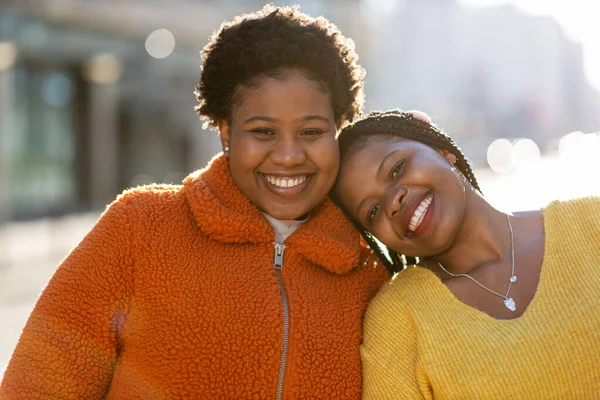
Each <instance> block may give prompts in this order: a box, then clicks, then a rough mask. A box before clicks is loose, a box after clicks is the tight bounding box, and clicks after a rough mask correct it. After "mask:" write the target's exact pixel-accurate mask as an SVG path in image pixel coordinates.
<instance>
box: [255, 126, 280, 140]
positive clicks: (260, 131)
mask: <svg viewBox="0 0 600 400" xmlns="http://www.w3.org/2000/svg"><path fill="white" fill-rule="evenodd" d="M251 132H252V133H254V135H255V136H258V137H259V138H261V139H266V138H270V137H272V136H275V132H273V131H272V130H270V129H265V128H256V129H252V131H251Z"/></svg>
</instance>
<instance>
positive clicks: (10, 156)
mask: <svg viewBox="0 0 600 400" xmlns="http://www.w3.org/2000/svg"><path fill="white" fill-rule="evenodd" d="M305 3H306V4H305V5H304V7H303V10H305V11H306V12H309V13H312V14H318V15H326V16H328V17H331V18H333V19H335V20H336V21H337V22H338V23H339V24H340V25H341V24H342V23H346V25H348V26H349V27H350V28H352V26H353V25H355V24H356V23H355V21H360V18H358V16H357V14H356V13H358V7H357V6H356V5H357V4H358V2H357V1H344V2H337V3H336V2H325V1H309V2H305ZM262 4H264V3H263V2H262V1H190V0H174V1H160V0H153V1H143V2H142V1H135V0H128V1H122V0H119V1H117V0H113V1H99V0H80V1H73V0H48V1H44V2H42V1H39V0H19V1H18V2H14V3H13V5H12V6H10V5H7V4H6V3H4V4H3V6H0V7H2V12H1V13H0V58H2V60H3V61H2V63H0V120H1V121H2V122H1V124H2V125H1V129H2V130H1V137H0V151H1V153H0V154H2V158H1V163H0V187H1V188H2V193H3V199H2V202H1V204H2V206H1V207H0V208H1V209H2V210H1V211H0V213H2V215H3V216H4V217H2V215H0V221H1V220H3V219H4V220H5V219H7V218H8V219H22V218H27V219H30V218H35V217H40V216H48V215H57V214H63V213H67V212H72V211H77V210H86V209H89V208H95V209H98V208H101V207H103V206H104V205H105V204H106V203H107V202H110V201H111V200H112V199H113V198H114V197H115V195H116V194H117V193H119V192H120V191H121V190H123V189H124V188H126V187H129V186H134V185H138V184H144V183H150V182H166V183H178V182H180V181H181V179H182V178H183V177H184V176H185V175H187V173H189V172H191V171H193V170H195V169H197V168H200V167H202V166H203V165H204V164H205V163H206V161H207V160H209V159H210V157H212V155H213V154H215V153H216V152H217V151H218V150H220V146H219V143H218V140H217V134H216V133H215V132H213V131H208V132H203V131H202V124H201V122H200V121H199V120H198V117H197V116H196V114H195V112H194V111H193V107H194V106H195V100H194V97H193V89H194V85H195V83H196V81H197V79H198V76H199V63H200V57H199V51H200V50H201V48H202V46H204V44H205V43H206V42H207V40H208V38H209V36H210V35H211V33H212V32H213V31H214V30H215V29H217V28H218V27H219V25H220V23H221V22H222V21H224V20H228V19H231V18H232V16H234V15H236V14H239V13H240V12H244V11H246V12H247V11H252V10H255V9H257V8H260V7H261V6H262ZM353 4H354V6H353ZM353 10H354V11H353ZM152 32H154V33H152ZM151 33H152V35H151ZM151 54H152V55H151Z"/></svg>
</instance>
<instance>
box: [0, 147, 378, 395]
mask: <svg viewBox="0 0 600 400" xmlns="http://www.w3.org/2000/svg"><path fill="white" fill-rule="evenodd" d="M273 240H274V232H273V230H272V228H271V226H270V225H269V223H268V222H267V220H266V219H265V218H264V216H263V215H262V214H261V213H260V211H259V210H258V209H257V208H256V207H254V206H253V205H252V204H251V203H250V202H249V200H248V199H247V198H246V197H245V196H244V195H243V194H242V193H241V192H240V191H239V189H238V188H237V186H235V184H234V182H233V180H232V178H231V176H230V174H229V169H228V167H227V162H226V159H225V158H224V157H223V156H219V157H217V158H215V160H213V162H212V164H209V166H208V167H207V168H206V169H205V170H201V171H198V172H196V173H194V174H192V175H190V176H189V177H188V178H187V179H186V180H185V181H184V184H183V186H149V187H141V188H137V189H134V190H131V191H128V192H126V193H125V194H124V195H122V196H121V197H120V198H119V199H118V200H116V201H115V202H114V203H113V204H112V205H111V206H110V207H109V208H108V209H107V210H106V212H105V213H104V214H103V215H102V217H101V218H100V220H99V221H98V223H97V225H96V226H95V227H94V228H93V229H92V231H91V232H90V233H89V234H88V235H87V236H86V237H85V238H84V240H83V241H82V242H81V243H80V244H79V246H78V247H77V248H76V249H75V250H73V252H72V253H71V254H70V255H69V256H68V257H67V258H66V259H65V260H64V262H63V263H62V264H61V265H60V267H59V268H58V270H57V271H56V273H55V274H54V276H53V277H52V279H51V281H50V283H49V284H48V286H47V288H46V289H45V290H44V292H43V293H42V295H41V297H40V299H39V300H38V303H37V305H36V307H35V309H34V310H33V312H32V314H31V316H30V318H29V321H28V322H27V325H26V326H25V329H24V331H23V334H22V336H21V338H20V340H19V343H18V345H17V347H16V350H15V352H14V354H13V357H12V360H11V362H10V364H9V366H8V369H7V371H6V373H5V376H4V379H3V382H2V385H1V386H0V399H2V400H13V399H27V400H32V399H81V398H85V399H100V398H106V399H127V400H134V399H144V400H148V399H180V398H186V399H233V398H252V399H273V398H275V396H276V392H277V384H278V376H279V373H280V372H279V371H280V366H281V358H282V357H281V356H282V347H283V334H284V329H283V326H284V312H283V302H282V291H281V289H280V285H279V283H278V279H277V276H276V273H275V269H274V263H273V260H274V246H273ZM286 245H287V248H286V249H285V253H284V262H283V268H282V269H281V276H282V281H283V285H284V288H285V291H286V292H287V298H288V303H289V342H288V349H287V354H286V366H285V373H284V375H283V376H284V379H283V398H286V399H309V398H336V399H358V398H360V391H361V365H360V354H359V345H360V343H361V340H362V333H361V322H362V317H363V313H364V311H365V308H366V305H367V303H368V302H369V300H370V299H371V298H372V296H373V295H374V293H375V292H376V291H377V289H378V288H379V286H380V285H381V284H382V283H383V282H384V281H385V280H386V278H387V272H386V271H385V269H384V268H383V267H382V266H380V265H379V266H378V265H377V263H375V262H374V261H375V259H374V258H373V259H372V260H371V261H369V262H366V263H365V262H364V261H365V260H366V259H368V257H367V256H368V251H366V250H365V249H364V248H361V246H360V240H359V235H358V233H357V231H356V230H355V229H354V228H353V227H352V225H351V223H350V222H349V221H348V220H347V219H346V218H344V216H343V214H342V213H341V211H340V210H339V209H338V208H336V207H335V206H334V205H333V204H332V203H331V202H330V201H329V200H326V201H325V202H324V203H322V204H321V205H320V206H319V207H317V209H315V210H314V211H313V213H312V216H311V218H310V219H309V220H308V221H307V222H306V223H305V224H303V225H302V226H301V227H300V228H299V229H298V230H297V231H296V232H295V233H294V234H293V235H292V236H290V237H289V238H288V239H287V240H286Z"/></svg>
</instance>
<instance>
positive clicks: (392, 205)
mask: <svg viewBox="0 0 600 400" xmlns="http://www.w3.org/2000/svg"><path fill="white" fill-rule="evenodd" d="M405 197H406V189H405V188H404V187H395V188H393V189H392V188H390V190H389V191H388V193H387V194H386V202H385V213H386V214H387V217H388V218H390V219H393V218H395V217H396V216H398V214H399V213H400V209H401V208H402V203H403V201H404V198H405Z"/></svg>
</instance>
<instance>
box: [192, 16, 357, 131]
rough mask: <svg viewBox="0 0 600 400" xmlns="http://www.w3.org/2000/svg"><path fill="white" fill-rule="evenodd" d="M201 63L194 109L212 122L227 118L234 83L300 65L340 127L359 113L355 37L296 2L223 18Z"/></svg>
mask: <svg viewBox="0 0 600 400" xmlns="http://www.w3.org/2000/svg"><path fill="white" fill-rule="evenodd" d="M201 67H202V72H201V74H200V81H199V82H198V84H197V85H196V90H195V92H194V94H195V96H196V100H198V105H197V106H196V108H195V110H196V112H197V113H198V115H200V117H201V118H203V119H204V121H205V126H208V127H210V128H216V127H217V123H218V121H219V120H226V121H230V116H231V109H232V105H233V104H234V102H235V100H236V99H234V95H235V93H236V89H237V88H238V85H240V84H241V85H252V84H253V83H254V81H255V79H256V78H257V77H260V76H271V77H277V76H278V74H280V73H281V71H282V70H285V69H300V70H302V71H303V72H304V73H305V74H306V76H307V77H308V78H309V79H312V80H315V81H316V82H318V83H319V84H320V85H321V86H322V87H323V88H324V89H325V90H326V91H327V92H328V93H329V95H330V97H331V103H332V107H333V112H334V116H335V120H336V125H337V126H338V127H342V126H344V125H345V124H346V123H348V122H349V121H352V120H353V119H354V118H355V117H356V116H358V115H360V114H361V110H362V104H363V97H364V95H363V82H362V80H363V78H364V75H365V72H364V69H363V68H362V67H361V66H360V65H359V64H358V55H357V54H356V52H355V49H354V42H353V41H352V40H351V39H348V38H346V37H344V36H343V35H342V34H341V32H340V31H339V29H338V28H337V27H336V26H335V25H334V24H332V23H331V22H329V21H328V20H327V19H325V18H322V17H319V18H313V17H310V16H308V15H306V14H303V13H301V12H300V11H299V8H298V6H293V7H276V6H273V5H266V6H264V7H263V8H262V9H261V10H259V11H256V12H254V13H252V14H245V15H240V16H238V17H236V18H234V20H233V21H230V22H224V23H223V24H222V25H221V27H220V28H219V30H217V31H216V32H215V33H214V34H213V35H212V37H211V39H210V41H209V43H208V44H207V45H206V46H205V47H204V49H203V51H202V65H201Z"/></svg>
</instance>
